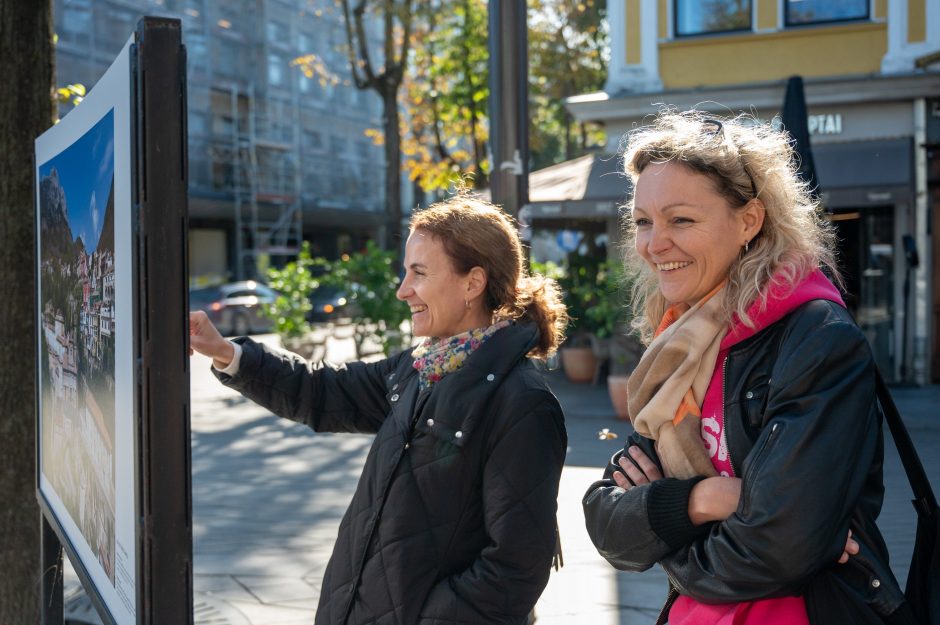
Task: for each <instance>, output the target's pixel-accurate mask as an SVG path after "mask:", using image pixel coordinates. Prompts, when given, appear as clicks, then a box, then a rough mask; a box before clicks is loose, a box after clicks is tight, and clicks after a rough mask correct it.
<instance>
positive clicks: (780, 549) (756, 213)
mask: <svg viewBox="0 0 940 625" xmlns="http://www.w3.org/2000/svg"><path fill="white" fill-rule="evenodd" d="M624 159H625V166H626V171H627V173H628V175H629V176H630V177H631V178H632V180H633V183H634V193H633V197H632V199H631V201H630V203H629V205H628V207H627V209H628V213H627V223H628V235H629V239H630V241H631V243H632V246H631V249H630V250H629V252H628V257H627V265H628V268H630V269H632V270H633V272H634V273H635V274H636V278H637V279H636V282H635V284H636V286H635V290H634V300H633V306H634V311H635V313H636V315H635V326H636V330H637V331H638V332H639V333H640V335H641V336H642V337H643V338H644V340H645V341H646V342H647V344H648V347H647V350H646V352H645V353H644V355H643V358H642V359H641V361H640V364H639V365H638V367H637V368H636V370H635V371H634V373H633V374H632V376H631V378H630V382H629V385H628V386H629V402H628V405H629V412H630V418H631V421H632V423H633V425H634V428H635V430H636V431H635V433H634V434H633V435H631V437H630V439H629V440H628V441H627V444H626V446H625V447H624V449H623V451H621V452H619V453H618V454H616V455H615V456H614V458H613V459H612V460H611V463H610V465H609V466H608V468H607V471H606V473H605V476H604V478H605V479H603V480H601V481H599V482H596V483H595V484H593V485H592V486H591V487H590V489H589V490H588V492H587V494H586V495H585V497H584V502H583V503H584V511H585V517H586V521H587V528H588V533H589V534H590V535H591V538H592V540H593V541H594V544H595V545H596V546H597V549H598V551H599V552H600V553H601V555H603V556H604V557H605V558H606V559H607V560H608V561H609V562H610V563H611V564H613V565H614V566H615V567H617V568H618V569H621V570H627V571H642V570H646V569H648V568H649V567H650V566H652V565H653V564H655V563H659V564H660V565H662V567H663V569H665V571H666V573H667V575H668V577H669V581H670V593H669V598H668V600H667V604H666V606H664V609H663V612H662V614H661V615H660V619H659V621H658V622H659V623H664V622H666V621H667V620H668V622H669V623H670V624H671V625H688V624H693V623H694V624H696V625H717V624H722V625H732V624H733V625H745V624H747V625H750V624H755V623H762V624H771V625H773V624H783V623H787V624H792V625H799V624H806V623H813V624H832V623H866V624H867V623H872V624H874V623H912V622H913V618H912V617H911V615H910V608H909V606H908V605H907V604H906V603H905V602H904V595H903V593H902V592H901V590H900V588H899V586H898V583H897V580H896V579H895V578H894V575H893V574H892V573H891V570H890V568H889V567H888V554H887V549H886V547H885V543H884V540H883V538H882V536H881V534H880V532H879V530H878V528H877V526H876V525H875V519H876V517H877V516H878V513H879V511H880V509H881V503H882V494H883V490H884V488H883V483H882V475H881V467H882V432H881V411H880V408H879V406H878V403H877V401H876V395H875V364H874V361H873V358H872V354H871V351H870V348H869V346H868V343H867V342H866V339H865V337H864V335H863V334H862V333H861V331H860V330H859V329H858V327H857V326H856V325H855V323H854V322H853V320H852V318H851V316H850V315H849V314H848V312H847V311H846V309H845V307H844V304H843V301H842V298H841V296H840V293H839V290H838V289H837V288H836V286H835V285H834V284H833V282H832V279H835V280H838V278H837V276H838V271H837V268H836V263H835V259H834V251H833V249H834V241H833V234H832V230H831V229H830V227H829V225H828V223H827V222H826V221H825V220H824V219H823V218H822V217H821V215H820V211H819V207H818V205H817V204H816V203H815V202H814V201H813V200H812V199H811V195H810V190H809V189H807V188H806V186H805V184H803V183H801V182H800V180H799V178H798V177H797V175H796V171H795V166H794V161H793V158H792V150H791V146H790V143H789V141H788V139H787V136H786V135H785V134H784V133H782V132H779V131H776V130H774V129H773V128H771V127H770V126H769V125H764V124H759V123H754V121H753V120H750V119H744V118H735V119H718V118H713V117H709V116H707V115H705V114H703V113H700V112H686V113H676V112H671V111H667V112H664V113H661V114H660V115H659V117H658V118H657V119H656V121H655V122H654V123H653V124H652V125H650V126H648V127H645V128H641V129H639V130H637V131H635V132H634V133H632V134H631V136H630V137H629V142H628V144H627V147H626V152H625V156H624ZM827 273H828V275H829V276H830V277H831V278H830V277H827V275H826V274H827ZM847 537H848V538H847Z"/></svg>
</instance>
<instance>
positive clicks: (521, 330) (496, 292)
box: [190, 195, 567, 625]
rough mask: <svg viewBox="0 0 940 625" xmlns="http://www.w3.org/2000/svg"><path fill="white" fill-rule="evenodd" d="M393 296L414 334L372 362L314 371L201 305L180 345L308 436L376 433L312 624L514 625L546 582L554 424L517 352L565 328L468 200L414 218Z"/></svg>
mask: <svg viewBox="0 0 940 625" xmlns="http://www.w3.org/2000/svg"><path fill="white" fill-rule="evenodd" d="M404 264H405V275H404V279H403V280H402V283H401V286H400V287H399V289H398V293H397V295H398V299H399V300H401V301H402V302H403V303H404V304H407V305H408V306H409V307H410V308H411V323H412V332H413V334H414V335H415V336H418V337H424V338H423V340H422V341H421V343H420V344H419V345H418V346H417V347H415V348H413V349H409V350H407V351H405V352H403V353H401V354H398V355H397V356H392V357H391V358H388V359H386V360H382V361H379V362H376V363H370V364H366V363H361V362H359V363H352V364H349V365H347V366H345V367H340V368H331V367H324V366H316V367H314V366H311V365H310V364H309V363H307V362H305V361H304V360H302V359H301V358H300V357H298V356H296V355H294V354H291V353H288V352H284V351H280V350H276V349H272V348H269V347H267V346H264V345H260V344H258V343H255V342H253V341H252V340H251V339H248V338H239V339H236V340H235V341H227V340H225V339H223V338H222V337H221V336H219V333H218V332H217V331H216V330H215V328H214V327H213V326H212V325H211V323H209V321H208V319H206V317H205V314H204V313H200V312H194V313H191V316H190V333H191V345H192V347H193V349H195V350H196V351H198V352H200V353H202V354H205V355H207V356H210V357H211V358H213V360H214V370H215V374H216V376H217V377H218V378H219V379H220V380H221V381H222V383H223V384H225V385H227V386H230V387H232V388H234V389H236V390H238V391H239V392H241V393H242V394H243V395H245V396H246V397H248V398H249V399H251V400H253V401H255V402H257V403H259V404H260V405H262V406H264V407H266V408H269V409H270V410H271V411H272V412H274V413H275V414H277V415H279V416H282V417H285V418H288V419H292V420H295V421H299V422H301V423H305V424H307V425H309V426H310V427H311V428H312V429H314V430H315V431H317V432H365V433H374V434H375V435H376V437H375V441H374V443H373V445H372V449H371V450H370V452H369V455H368V458H367V460H366V463H365V466H364V467H363V470H362V476H361V477H360V479H359V484H358V486H357V488H356V492H355V494H354V495H353V499H352V502H351V503H350V505H349V509H348V510H347V512H346V515H345V516H344V517H343V520H342V523H341V524H340V528H339V535H338V536H337V539H336V544H335V546H334V549H333V556H332V557H331V558H330V563H329V565H328V566H327V569H326V573H325V576H324V579H323V584H322V587H321V592H320V603H319V607H318V609H317V615H316V621H315V622H316V623H318V624H335V625H341V624H346V623H348V624H350V625H359V624H361V625H365V624H390V625H392V624H408V625H411V624H414V623H420V624H424V625H436V624H443V623H507V624H509V623H514V624H515V623H524V622H526V619H527V615H528V614H529V612H530V611H531V610H532V608H533V606H534V605H535V602H536V600H537V599H538V597H539V595H540V594H541V592H542V590H543V589H544V587H545V584H546V583H547V582H548V574H549V567H550V564H551V562H552V557H553V554H554V553H555V546H556V525H555V511H556V497H557V494H558V480H559V477H560V475H561V468H562V465H563V464H564V458H565V450H566V447H567V435H566V432H565V426H564V418H563V415H562V412H561V407H560V406H559V404H558V401H557V400H556V398H555V396H554V395H553V394H552V393H551V391H550V390H549V389H548V387H547V386H546V385H545V382H544V381H543V379H542V376H541V374H540V373H539V372H538V371H537V370H536V368H535V367H534V366H533V364H532V362H531V360H530V358H545V357H547V356H549V355H551V354H552V353H553V352H554V351H555V349H556V348H557V347H558V344H559V343H560V342H561V340H562V339H563V336H562V333H563V329H564V327H565V325H566V323H567V314H566V311H565V307H564V305H563V304H562V303H561V301H560V299H559V292H558V289H557V287H556V285H555V283H554V282H552V281H551V280H548V279H545V278H541V277H536V276H528V275H527V273H526V272H525V270H524V265H523V255H522V247H521V245H520V243H519V238H518V236H517V233H516V229H515V226H514V224H513V222H512V220H511V219H509V217H508V216H507V215H506V214H505V213H503V212H502V211H501V210H499V209H498V208H497V207H495V206H492V205H490V204H487V203H485V202H481V201H478V200H474V199H472V198H470V197H467V196H465V195H460V196H457V197H456V198H454V199H452V200H450V201H447V202H443V203H440V204H437V205H434V206H432V207H430V208H428V209H426V210H423V211H420V212H418V213H415V215H414V217H413V218H412V220H411V234H410V236H409V237H408V242H407V245H406V248H405V260H404Z"/></svg>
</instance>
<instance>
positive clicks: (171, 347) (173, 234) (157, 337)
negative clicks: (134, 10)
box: [134, 17, 193, 625]
mask: <svg viewBox="0 0 940 625" xmlns="http://www.w3.org/2000/svg"><path fill="white" fill-rule="evenodd" d="M134 76H135V87H136V94H135V103H136V107H137V109H136V119H135V124H136V126H135V130H136V132H135V145H136V155H135V164H134V166H135V169H136V178H135V180H136V187H135V189H134V199H135V201H136V203H137V206H138V209H137V211H138V215H137V220H138V222H137V225H138V236H137V241H136V254H137V271H138V276H137V293H136V296H137V303H136V312H137V315H138V329H137V336H136V337H135V338H136V340H137V342H138V345H137V349H138V352H137V353H138V354H140V357H141V361H140V379H139V387H138V402H139V404H138V409H139V414H140V416H139V419H140V421H139V423H138V427H139V429H140V430H139V431H140V433H139V445H140V456H141V458H140V460H139V465H138V471H139V477H140V491H141V493H143V496H142V497H141V499H140V516H141V519H142V520H143V527H142V532H141V534H142V535H141V536H140V537H139V540H140V541H141V543H142V544H141V546H140V551H139V554H140V556H139V557H140V559H139V561H138V568H139V569H140V571H141V573H140V579H139V581H138V592H139V598H138V601H139V606H141V607H140V610H141V611H142V614H141V615H140V616H139V620H140V623H141V625H170V624H172V625H192V623H193V569H192V479H191V476H192V473H191V457H190V427H189V354H188V352H189V349H188V348H189V325H188V320H187V308H188V290H187V281H186V280H187V278H186V276H187V275H188V269H187V267H188V257H187V245H186V241H187V240H188V232H189V221H188V214H189V213H188V205H187V201H186V189H187V180H188V174H187V172H188V166H187V146H188V144H187V141H186V53H185V49H184V48H183V46H182V45H181V32H180V22H179V20H173V19H164V18H154V17H145V18H143V19H142V20H141V21H140V22H139V23H138V26H137V67H136V72H135V75H134Z"/></svg>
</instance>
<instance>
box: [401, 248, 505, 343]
mask: <svg viewBox="0 0 940 625" xmlns="http://www.w3.org/2000/svg"><path fill="white" fill-rule="evenodd" d="M485 288H486V275H485V272H484V271H483V270H482V269H481V268H479V267H474V268H473V269H471V270H470V271H469V272H468V273H467V274H466V275H460V274H459V273H457V272H456V271H455V270H454V266H453V262H452V261H451V259H450V257H449V256H448V255H447V252H445V251H444V246H443V245H442V244H441V242H440V241H439V240H438V239H436V238H434V237H432V236H431V235H429V234H427V233H425V232H422V231H421V230H415V231H413V232H412V233H411V235H410V236H409V237H408V242H407V243H406V244H405V278H404V280H402V283H401V286H400V287H398V292H397V293H396V296H397V297H398V299H400V300H401V301H403V302H407V303H408V306H409V307H411V323H412V334H414V335H415V336H432V337H438V338H445V337H449V336H454V335H456V334H460V333H461V332H466V331H467V330H472V329H474V328H482V327H485V326H488V325H489V324H490V322H491V315H490V313H489V312H488V311H486V310H485V309H484V307H483V305H482V299H483V298H482V295H483V292H484V290H485ZM467 302H470V308H468V307H467Z"/></svg>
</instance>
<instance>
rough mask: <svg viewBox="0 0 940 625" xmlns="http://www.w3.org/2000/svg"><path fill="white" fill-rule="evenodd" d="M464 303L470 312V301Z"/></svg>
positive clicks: (466, 300)
mask: <svg viewBox="0 0 940 625" xmlns="http://www.w3.org/2000/svg"><path fill="white" fill-rule="evenodd" d="M463 303H464V305H465V306H466V307H467V310H470V300H468V299H465V300H464V301H463Z"/></svg>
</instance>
